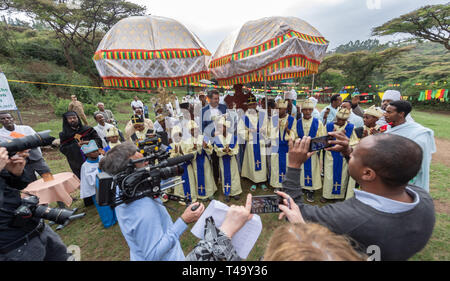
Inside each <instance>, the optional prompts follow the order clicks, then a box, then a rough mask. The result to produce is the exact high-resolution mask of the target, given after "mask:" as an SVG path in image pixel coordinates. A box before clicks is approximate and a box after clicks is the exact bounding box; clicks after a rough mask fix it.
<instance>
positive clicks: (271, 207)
mask: <svg viewBox="0 0 450 281" xmlns="http://www.w3.org/2000/svg"><path fill="white" fill-rule="evenodd" d="M280 204H283V198H281V196H279V195H275V194H274V195H261V196H252V209H251V211H250V213H252V214H265V213H279V212H280V208H279V207H278V205H280Z"/></svg>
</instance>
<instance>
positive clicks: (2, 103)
mask: <svg viewBox="0 0 450 281" xmlns="http://www.w3.org/2000/svg"><path fill="white" fill-rule="evenodd" d="M7 110H17V106H16V103H15V102H14V97H13V95H12V93H11V90H10V89H9V85H8V80H6V76H5V74H4V73H3V72H0V111H7Z"/></svg>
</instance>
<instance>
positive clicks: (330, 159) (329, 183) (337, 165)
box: [320, 108, 358, 203]
mask: <svg viewBox="0 0 450 281" xmlns="http://www.w3.org/2000/svg"><path fill="white" fill-rule="evenodd" d="M349 117H350V110H348V109H346V108H340V109H339V111H338V113H337V114H336V121H335V122H330V123H328V124H327V126H326V130H327V132H333V131H336V132H340V131H343V132H344V133H345V135H346V136H347V137H348V138H349V139H350V141H349V145H350V146H356V144H358V137H357V136H356V133H355V130H354V129H355V125H353V124H351V123H349V122H347V120H348V118H349ZM354 185H355V181H354V180H352V181H351V180H350V177H349V174H348V163H347V160H345V159H344V158H343V157H342V155H341V154H340V153H339V152H334V151H326V152H325V161H324V179H323V193H322V198H321V199H320V201H321V202H322V203H326V202H327V200H329V199H344V198H345V195H346V192H347V189H349V188H351V189H352V188H354Z"/></svg>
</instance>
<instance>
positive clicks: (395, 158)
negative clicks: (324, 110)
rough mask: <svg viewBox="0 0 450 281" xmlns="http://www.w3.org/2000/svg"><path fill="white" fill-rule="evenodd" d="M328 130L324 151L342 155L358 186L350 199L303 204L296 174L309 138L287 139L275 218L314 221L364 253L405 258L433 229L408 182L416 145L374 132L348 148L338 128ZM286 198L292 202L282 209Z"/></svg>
mask: <svg viewBox="0 0 450 281" xmlns="http://www.w3.org/2000/svg"><path fill="white" fill-rule="evenodd" d="M328 134H329V135H330V136H332V137H334V138H335V140H333V141H330V143H331V144H333V145H334V146H333V147H331V148H327V150H331V151H335V152H339V153H341V154H342V155H343V156H344V157H345V158H346V159H347V160H346V161H348V171H349V174H350V176H351V177H352V178H354V179H355V180H356V181H357V182H358V183H359V184H360V186H361V190H355V196H354V197H353V198H351V199H348V200H345V201H343V202H339V203H335V204H329V205H326V206H323V207H319V206H312V205H308V204H303V203H302V200H301V195H302V191H301V190H302V187H301V183H300V182H299V176H298V174H299V173H300V172H301V171H300V167H301V164H302V163H303V162H305V161H306V160H307V159H308V158H309V157H310V156H311V155H312V152H309V145H310V142H311V138H310V137H306V138H303V139H302V140H300V139H297V140H296V141H295V143H294V142H292V141H291V142H290V143H289V164H288V171H287V174H286V179H285V181H284V182H283V189H284V190H286V192H287V194H286V193H283V192H278V194H279V195H280V196H282V197H283V198H285V200H284V205H280V210H281V211H282V212H283V213H282V214H280V218H281V217H283V216H286V217H287V218H288V220H289V221H290V222H293V223H295V222H299V221H301V220H304V221H310V222H317V223H320V224H322V225H324V226H326V227H328V228H329V229H330V230H331V231H333V232H334V233H336V234H343V235H348V236H349V237H351V238H352V239H353V240H354V241H356V242H357V244H358V245H357V248H359V249H360V250H362V251H364V252H365V253H367V254H372V251H373V250H372V249H373V248H377V249H378V258H379V259H381V260H407V259H409V258H410V257H412V256H413V255H414V254H416V253H417V252H419V251H421V250H422V249H423V248H424V247H425V245H426V244H427V242H428V240H429V239H430V237H431V234H432V232H433V227H434V223H435V212H434V204H433V200H432V199H431V197H430V195H429V194H428V193H427V192H426V191H424V190H423V189H422V188H420V187H418V186H415V185H411V184H409V183H408V182H409V181H410V180H411V179H412V178H413V177H414V176H415V175H416V174H417V172H418V171H419V170H420V167H421V160H422V149H421V148H420V146H419V145H417V144H416V143H415V142H414V141H412V140H409V139H407V138H405V137H402V136H398V135H392V134H377V135H372V136H368V137H365V138H363V139H362V140H361V142H360V143H359V144H358V145H357V146H356V147H355V148H354V149H352V148H351V146H350V145H349V139H348V138H347V137H346V136H345V134H344V133H343V132H330V133H328ZM399 159H401V160H399ZM288 194H289V195H288ZM292 198H294V199H295V202H296V203H297V204H298V205H297V204H290V205H291V206H290V208H288V206H287V205H288V200H292ZM290 202H292V201H290ZM358 246H359V247H358Z"/></svg>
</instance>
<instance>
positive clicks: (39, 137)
mask: <svg viewBox="0 0 450 281" xmlns="http://www.w3.org/2000/svg"><path fill="white" fill-rule="evenodd" d="M54 140H55V138H54V137H52V136H50V130H46V131H42V132H39V133H36V134H34V135H29V136H25V137H22V138H17V139H13V140H10V141H5V142H0V147H4V148H6V150H8V154H9V156H10V157H11V156H13V155H14V154H16V153H17V152H19V151H23V150H27V149H33V148H36V147H40V146H46V145H50V144H52V142H53V141H54Z"/></svg>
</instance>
